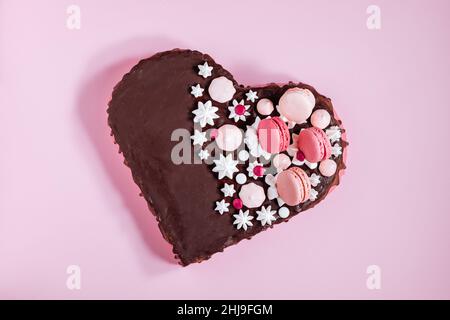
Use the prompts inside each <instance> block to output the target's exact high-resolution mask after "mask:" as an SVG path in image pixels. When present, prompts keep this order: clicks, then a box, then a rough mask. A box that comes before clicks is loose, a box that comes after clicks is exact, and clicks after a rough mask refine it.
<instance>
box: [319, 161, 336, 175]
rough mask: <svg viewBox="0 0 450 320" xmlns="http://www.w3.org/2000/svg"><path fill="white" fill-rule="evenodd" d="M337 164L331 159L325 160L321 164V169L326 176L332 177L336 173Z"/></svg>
mask: <svg viewBox="0 0 450 320" xmlns="http://www.w3.org/2000/svg"><path fill="white" fill-rule="evenodd" d="M336 169H337V164H336V162H334V161H333V160H331V159H326V160H323V161H322V162H321V163H320V165H319V171H320V173H321V174H322V175H324V176H325V177H331V176H332V175H334V174H335V173H336Z"/></svg>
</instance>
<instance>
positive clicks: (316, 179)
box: [309, 169, 320, 187]
mask: <svg viewBox="0 0 450 320" xmlns="http://www.w3.org/2000/svg"><path fill="white" fill-rule="evenodd" d="M319 170H320V169H319ZM309 182H310V183H311V186H313V187H317V185H318V184H319V183H320V176H319V175H317V174H315V173H313V174H312V175H310V176H309Z"/></svg>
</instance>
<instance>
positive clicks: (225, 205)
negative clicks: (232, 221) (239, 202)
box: [214, 200, 230, 214]
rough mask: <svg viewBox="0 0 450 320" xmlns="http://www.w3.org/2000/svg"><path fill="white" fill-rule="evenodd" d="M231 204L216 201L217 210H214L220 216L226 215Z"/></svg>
mask: <svg viewBox="0 0 450 320" xmlns="http://www.w3.org/2000/svg"><path fill="white" fill-rule="evenodd" d="M229 206H230V204H229V203H227V202H225V200H221V201H216V208H215V209H214V210H216V211H218V212H219V213H220V214H224V212H228V211H229V210H228V207H229Z"/></svg>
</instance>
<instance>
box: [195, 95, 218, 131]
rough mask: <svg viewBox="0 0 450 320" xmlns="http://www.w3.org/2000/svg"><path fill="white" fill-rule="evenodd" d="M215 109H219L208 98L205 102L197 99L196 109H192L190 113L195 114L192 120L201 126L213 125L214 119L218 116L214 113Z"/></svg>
mask: <svg viewBox="0 0 450 320" xmlns="http://www.w3.org/2000/svg"><path fill="white" fill-rule="evenodd" d="M217 110H219V108H217V107H214V106H213V105H212V102H211V101H210V100H209V101H207V102H205V103H203V102H201V101H199V102H198V104H197V109H195V110H194V111H192V113H193V114H195V117H194V122H195V123H200V126H201V127H202V128H203V127H205V126H206V124H209V125H211V126H213V125H214V119H217V118H218V117H219V116H218V115H217V114H216V112H217Z"/></svg>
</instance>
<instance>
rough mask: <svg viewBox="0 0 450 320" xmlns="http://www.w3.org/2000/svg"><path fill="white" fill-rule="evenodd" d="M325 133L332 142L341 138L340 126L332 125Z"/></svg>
mask: <svg viewBox="0 0 450 320" xmlns="http://www.w3.org/2000/svg"><path fill="white" fill-rule="evenodd" d="M325 133H326V134H327V136H328V139H330V141H331V143H334V142H336V141H339V140H340V139H341V129H340V128H339V127H338V126H333V127H330V128H329V129H327V130H326V131H325Z"/></svg>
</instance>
